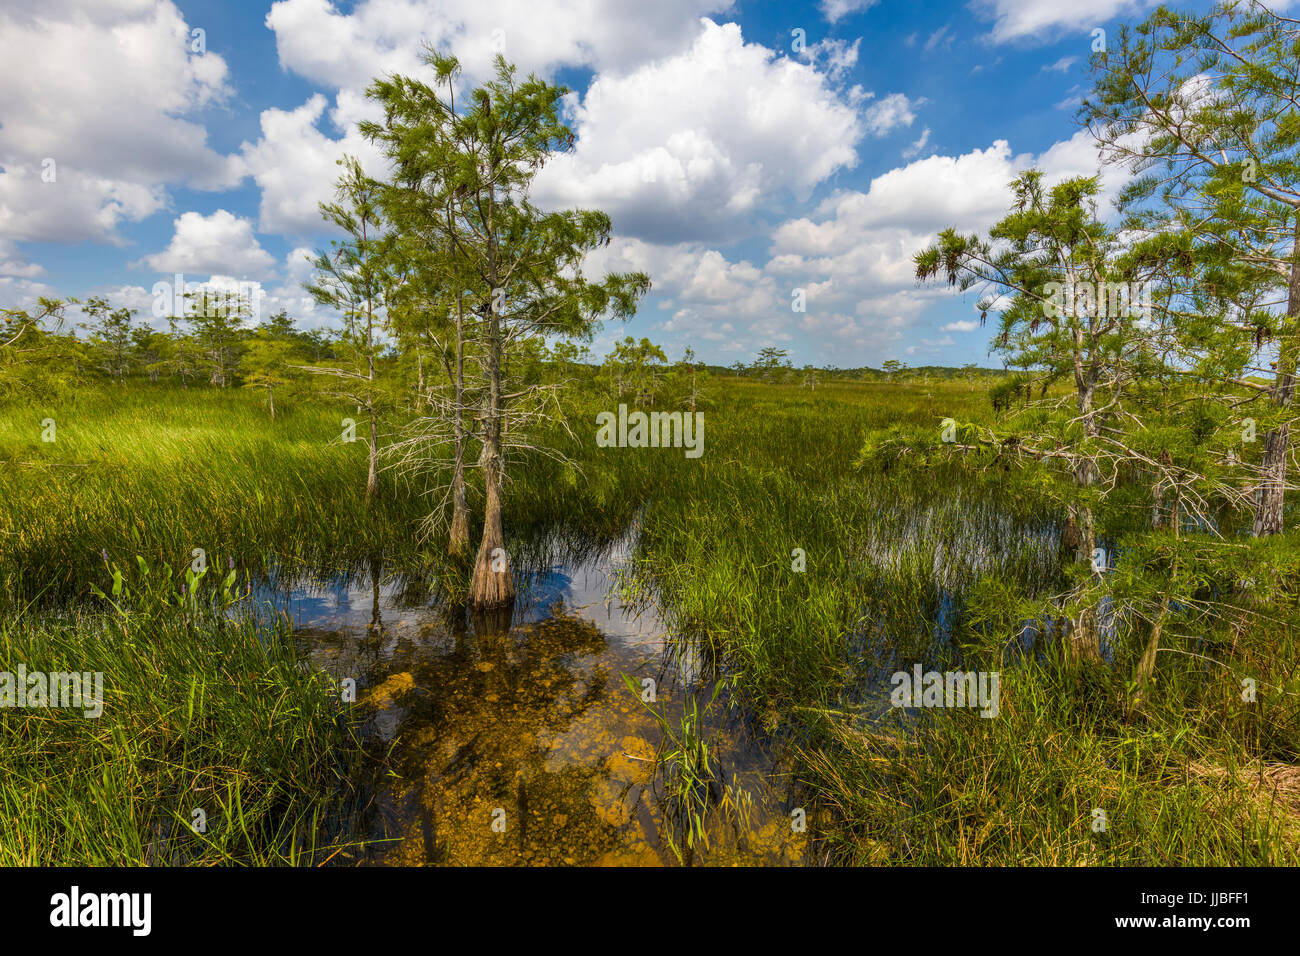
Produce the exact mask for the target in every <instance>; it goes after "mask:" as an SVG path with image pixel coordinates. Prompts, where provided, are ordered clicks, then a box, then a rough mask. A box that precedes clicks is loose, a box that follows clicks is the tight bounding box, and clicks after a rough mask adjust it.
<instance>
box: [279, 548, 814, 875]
mask: <svg viewBox="0 0 1300 956" xmlns="http://www.w3.org/2000/svg"><path fill="white" fill-rule="evenodd" d="M629 550H630V542H629V540H628V539H622V540H619V541H615V542H610V543H607V544H605V545H603V546H601V547H596V548H592V547H587V548H585V549H584V550H582V552H581V553H575V551H574V548H573V542H564V541H560V540H557V539H553V540H551V541H550V542H547V543H543V544H542V545H539V546H537V547H536V548H535V549H534V551H533V553H531V554H524V555H521V556H520V557H519V558H518V559H517V563H516V570H517V572H521V573H519V577H520V579H521V587H520V597H519V600H518V601H517V603H516V606H515V608H514V611H513V615H512V616H511V617H510V618H508V619H505V620H496V621H483V620H480V619H475V618H473V617H470V616H467V615H465V614H464V613H463V612H461V611H459V610H458V609H456V608H454V607H452V608H449V607H446V606H443V605H440V604H438V603H437V602H436V600H434V593H433V591H432V590H431V588H430V587H429V586H428V585H427V584H426V583H425V582H420V581H415V580H413V579H410V578H404V579H388V580H385V578H384V576H383V574H382V569H381V568H379V567H378V566H377V565H372V566H371V567H369V568H365V569H362V570H360V571H358V572H355V573H353V574H350V575H347V576H339V577H335V578H326V579H324V580H316V581H307V582H303V581H299V582H284V581H280V582H275V584H273V585H272V586H268V588H267V589H266V590H264V591H263V593H262V595H261V597H262V598H263V601H264V604H265V605H266V606H268V607H274V608H275V612H276V613H278V614H283V615H285V616H286V617H287V618H288V619H289V620H290V621H291V622H292V623H293V625H294V629H295V634H296V635H297V638H298V640H299V641H300V643H301V646H302V648H303V651H304V653H305V655H306V656H307V657H308V659H309V660H310V661H311V663H312V664H313V665H314V666H317V667H320V668H323V669H324V670H326V671H328V672H329V673H330V674H332V675H333V676H334V677H336V678H338V679H342V678H348V677H350V678H353V679H354V680H356V682H357V686H358V688H359V693H358V696H359V701H358V706H359V707H361V708H362V713H363V714H364V715H365V722H364V725H363V736H364V739H365V740H366V741H367V748H368V752H369V754H370V757H371V759H370V760H369V761H368V764H369V770H368V771H367V777H366V779H365V780H363V781H362V784H363V789H364V790H365V791H366V793H367V796H368V798H369V802H370V809H369V811H368V812H367V814H366V817H365V836H366V838H367V839H368V840H370V841H373V842H371V843H370V845H369V847H368V848H367V849H366V850H365V851H364V852H361V853H355V854H352V855H351V857H350V858H348V854H347V853H344V854H340V857H339V858H338V859H337V860H336V862H344V863H347V862H350V863H363V864H398V865H421V864H439V865H547V866H551V865H662V864H675V863H677V862H678V860H677V857H676V856H674V854H673V853H672V852H671V851H670V849H669V844H668V841H667V839H666V836H667V834H666V832H665V829H664V828H665V827H666V826H667V825H668V824H666V823H665V819H666V815H665V812H664V810H665V808H664V805H663V799H662V798H663V788H662V786H661V780H660V778H659V776H658V775H657V774H656V772H655V770H656V762H655V755H656V750H657V748H658V746H659V743H660V739H661V734H660V729H659V727H658V724H657V723H656V721H655V719H654V717H653V716H652V715H651V714H650V713H649V712H648V711H647V709H646V708H645V707H644V706H643V705H642V703H641V701H640V700H638V699H637V697H635V696H634V695H633V694H632V693H631V692H630V691H629V689H628V688H627V687H626V686H625V685H624V682H623V679H622V676H621V675H622V674H628V675H631V676H632V677H633V678H634V679H635V680H636V681H637V682H638V684H639V683H640V682H641V681H642V679H644V678H650V679H652V680H653V681H654V688H655V696H656V698H657V700H656V703H655V705H654V706H655V707H656V708H657V709H660V710H661V711H662V712H664V713H666V715H667V716H668V719H669V720H670V721H674V720H677V719H679V717H680V714H681V713H682V707H683V703H684V701H685V699H686V698H687V696H688V695H689V694H691V693H697V694H702V695H703V700H708V698H709V695H710V694H711V688H709V687H707V686H706V685H705V683H704V682H703V681H702V680H701V679H700V676H699V675H698V674H697V673H694V672H693V671H694V670H695V668H693V667H692V666H691V665H690V659H689V657H684V656H683V655H680V654H676V653H673V650H674V645H673V642H672V641H671V638H670V637H669V636H668V635H666V634H665V633H664V627H663V624H662V622H661V620H660V619H659V618H658V617H657V616H656V615H655V614H654V612H653V610H652V609H649V608H640V609H639V612H638V611H633V610H632V609H630V608H628V607H626V606H625V605H624V604H622V603H621V602H620V601H619V600H617V598H616V597H613V596H611V593H610V592H611V585H612V583H613V581H614V575H615V574H616V572H617V569H618V568H619V567H620V565H621V563H622V562H623V561H625V560H626V559H627V558H628V554H629ZM521 566H522V568H521ZM683 662H685V663H683ZM706 725H707V732H708V733H709V734H710V735H711V736H713V737H714V738H715V739H714V749H715V751H716V755H717V759H719V760H720V761H721V766H722V768H723V774H724V777H725V780H726V782H727V783H730V784H732V785H733V786H735V787H739V788H742V789H743V790H745V791H747V792H748V793H749V794H750V795H751V796H752V798H753V812H752V813H751V816H750V820H749V825H748V826H747V827H745V828H739V827H737V826H736V825H735V824H734V823H731V822H728V821H727V820H726V819H724V818H723V817H722V815H720V814H718V815H715V817H716V819H713V820H712V822H711V826H710V828H709V844H710V845H709V849H708V850H707V851H702V852H700V853H698V854H697V855H696V857H695V860H696V862H706V863H715V864H716V863H741V864H756V865H757V864H769V865H770V864H782V863H786V864H788V863H795V862H799V861H800V860H801V858H802V853H803V845H804V842H805V840H806V836H805V834H802V833H794V832H793V829H792V827H791V825H790V815H789V814H790V810H791V809H792V807H791V805H790V804H791V799H790V794H789V793H787V792H785V791H784V789H780V790H779V789H778V788H779V787H780V786H781V784H782V781H783V780H784V778H783V777H782V776H781V775H780V773H779V772H777V773H775V774H774V773H773V771H774V769H775V764H776V760H775V758H774V757H773V755H772V754H771V753H770V752H768V750H767V749H766V748H765V747H764V746H763V745H762V744H761V743H760V742H758V741H757V740H756V739H755V738H754V736H753V735H752V734H750V733H749V732H748V730H747V728H746V727H745V726H744V724H743V723H742V722H741V721H740V720H738V719H736V718H735V717H734V715H728V714H727V713H726V712H725V710H724V708H723V707H722V706H721V705H718V706H716V707H715V710H714V711H712V712H710V715H709V718H708V720H707V721H706Z"/></svg>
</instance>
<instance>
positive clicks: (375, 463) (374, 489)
mask: <svg viewBox="0 0 1300 956" xmlns="http://www.w3.org/2000/svg"><path fill="white" fill-rule="evenodd" d="M366 410H367V411H368V412H370V471H369V474H367V475H366V501H374V500H375V496H376V495H378V494H379V423H378V422H376V421H375V411H374V409H373V408H370V407H369V403H367V409H366Z"/></svg>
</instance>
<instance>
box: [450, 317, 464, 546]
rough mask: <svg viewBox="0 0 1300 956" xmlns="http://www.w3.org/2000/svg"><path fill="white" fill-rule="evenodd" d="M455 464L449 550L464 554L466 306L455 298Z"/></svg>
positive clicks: (452, 478)
mask: <svg viewBox="0 0 1300 956" xmlns="http://www.w3.org/2000/svg"><path fill="white" fill-rule="evenodd" d="M455 429H456V468H455V471H454V472H453V473H452V476H451V530H450V532H449V534H448V536H447V551H448V553H450V554H453V555H463V554H465V553H466V552H468V551H469V502H468V501H467V500H466V498H465V310H464V304H463V300H462V299H461V297H459V296H458V297H457V299H456V415H455Z"/></svg>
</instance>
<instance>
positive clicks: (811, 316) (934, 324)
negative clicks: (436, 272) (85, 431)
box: [0, 0, 1150, 367]
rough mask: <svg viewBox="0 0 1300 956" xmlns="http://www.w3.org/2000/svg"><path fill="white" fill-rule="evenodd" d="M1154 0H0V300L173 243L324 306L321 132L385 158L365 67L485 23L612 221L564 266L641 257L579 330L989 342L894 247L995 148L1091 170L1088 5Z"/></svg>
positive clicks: (56, 285) (482, 48) (57, 285)
mask: <svg viewBox="0 0 1300 956" xmlns="http://www.w3.org/2000/svg"><path fill="white" fill-rule="evenodd" d="M1149 8H1150V4H1149V3H1146V2H1145V0H1065V2H1060V0H975V2H948V3H909V2H898V0H875V2H870V0H815V2H809V3H777V2H748V0H740V2H737V3H730V4H729V3H726V2H722V0H655V2H653V3H650V2H646V0H436V2H435V0H361V2H355V3H347V2H342V0H336V2H334V3H331V2H328V0H281V2H276V3H273V4H272V3H265V2H262V3H254V2H217V0H174V2H172V0H100V2H94V3H92V2H89V0H83V2H74V0H6V3H5V6H4V8H3V11H0V307H21V306H23V305H25V304H26V303H27V302H29V301H30V300H31V299H32V298H33V297H35V296H36V295H40V294H46V295H76V296H81V297H84V296H87V295H96V294H97V295H104V296H106V297H108V298H109V299H110V300H112V301H114V302H117V303H120V304H125V305H129V306H132V307H134V308H137V309H139V311H140V314H141V316H142V317H143V318H145V319H150V320H153V317H152V311H153V308H152V307H153V303H154V295H153V291H152V290H153V288H154V284H155V283H156V282H158V281H160V280H165V279H170V277H171V276H172V275H174V274H175V273H177V272H181V273H183V274H184V276H185V278H186V280H187V281H189V282H201V283H211V284H212V285H214V286H218V287H220V286H232V285H236V284H239V283H244V284H245V287H246V288H247V287H251V284H256V286H257V287H260V288H261V289H262V290H264V292H265V293H266V298H265V300H264V304H263V308H264V309H270V310H272V311H274V310H276V309H278V308H281V307H283V308H286V309H288V311H289V312H290V313H291V314H292V315H294V316H295V317H296V318H297V320H298V322H299V324H300V325H302V326H305V327H312V326H317V325H322V324H330V323H331V321H332V320H333V317H331V316H330V315H328V314H326V313H324V312H323V311H322V310H320V309H318V308H316V309H313V308H311V307H310V304H309V302H308V300H307V299H306V297H305V296H304V295H303V293H302V290H301V282H302V281H303V279H305V278H306V276H307V272H306V268H307V267H306V264H305V261H304V257H305V255H306V252H307V251H308V250H310V249H312V248H314V247H319V246H322V245H325V244H327V243H328V240H329V238H330V236H329V234H328V233H327V232H326V231H325V230H324V227H323V226H322V224H321V223H320V220H319V216H318V215H317V213H316V203H317V202H318V201H320V200H322V199H327V198H329V195H330V192H331V181H332V179H333V176H334V173H335V167H334V160H335V158H336V157H337V156H339V155H342V154H344V153H351V154H356V155H358V156H359V157H360V158H361V159H362V161H363V163H364V164H365V165H366V166H367V168H368V169H369V170H370V171H372V172H374V173H376V174H379V173H382V163H381V161H380V159H379V157H378V156H377V154H376V153H375V152H374V150H373V148H372V147H370V146H369V144H366V143H365V142H364V141H362V140H361V139H360V137H359V136H358V135H357V133H356V130H355V124H356V122H357V121H358V120H359V119H361V118H363V117H365V116H367V115H370V114H369V113H368V111H369V110H371V109H372V107H371V106H370V105H369V104H368V103H367V101H366V100H365V98H364V96H363V95H362V93H363V90H364V88H365V85H366V82H367V81H368V79H369V78H370V77H372V76H374V75H376V74H380V73H385V72H404V73H417V72H419V70H420V69H421V67H420V64H419V59H418V54H419V50H420V46H421V42H422V41H427V42H429V43H432V44H433V45H435V46H437V47H439V48H441V49H445V50H449V51H450V52H453V53H455V54H456V55H457V56H458V57H460V58H461V60H462V62H463V64H464V66H465V77H464V79H465V81H466V83H473V82H475V81H476V80H478V79H482V78H483V77H484V76H485V75H486V72H487V70H488V64H489V63H490V60H491V57H492V55H493V53H494V52H495V51H496V50H497V49H500V50H502V52H504V53H505V55H506V56H507V58H508V59H510V60H512V61H514V62H516V63H517V64H518V65H519V66H520V68H521V70H524V71H528V70H535V71H537V72H538V73H540V74H542V75H544V76H547V77H551V78H555V79H557V80H559V81H561V82H563V83H565V84H566V85H567V86H569V87H570V88H571V89H572V90H573V93H572V94H571V97H570V100H569V102H568V111H569V112H568V118H569V121H570V123H571V125H572V126H573V128H574V130H575V132H576V134H577V140H576V148H575V149H574V150H573V151H572V153H571V154H569V155H566V156H564V157H562V158H559V159H557V160H555V161H553V162H552V163H551V164H550V165H549V166H548V167H547V168H546V169H545V170H544V171H543V173H542V174H541V176H540V177H539V178H538V181H537V183H536V191H535V198H536V199H537V200H538V201H539V202H540V203H541V204H542V205H545V206H549V207H557V208H558V207H563V206H571V205H583V206H592V207H596V208H602V209H605V210H606V211H607V212H609V213H610V214H611V215H612V216H613V219H614V225H615V231H616V234H617V237H618V238H617V240H616V241H615V243H614V244H613V245H612V246H611V247H610V248H609V249H607V250H603V251H602V252H601V253H600V254H599V257H598V258H597V257H593V259H592V261H591V262H589V264H588V266H589V269H592V270H600V269H606V268H608V269H624V268H638V269H644V270H645V271H647V272H649V273H650V275H651V278H652V280H653V282H654V291H653V292H652V294H651V295H650V296H649V297H648V298H647V299H646V300H645V302H644V304H643V306H642V308H641V310H640V313H639V314H638V315H637V317H636V318H635V319H633V320H632V321H631V322H629V323H627V324H626V325H623V324H610V325H608V326H607V327H606V328H605V330H604V331H603V332H602V333H601V334H600V336H599V337H598V338H597V340H596V341H595V343H594V344H593V351H594V352H595V354H596V355H598V356H600V355H603V354H605V353H606V352H607V351H608V350H609V347H610V344H611V342H612V341H613V339H614V338H616V337H621V336H623V335H625V334H632V335H636V336H643V335H644V336H648V337H649V338H651V339H652V340H654V341H656V342H658V343H660V344H662V345H664V346H665V348H666V349H667V351H668V353H669V355H670V357H674V358H675V357H677V356H679V355H680V354H681V352H682V350H683V348H684V347H685V346H687V345H691V346H693V347H694V349H695V350H696V352H697V354H699V355H700V356H701V358H703V359H705V360H706V361H710V362H717V363H721V364H730V363H731V362H734V361H736V360H737V359H741V360H746V359H748V358H750V357H752V356H753V355H754V353H756V352H757V351H758V349H760V348H762V347H764V346H768V345H775V346H778V347H782V348H786V349H788V350H789V351H790V353H791V357H792V359H793V360H794V361H795V362H796V364H804V363H812V364H817V365H825V364H834V365H838V366H840V367H852V366H860V365H866V364H870V365H876V366H878V365H880V364H881V363H882V362H884V361H885V360H887V359H891V358H894V359H898V360H900V361H903V362H906V363H908V364H910V365H922V364H947V365H961V364H965V363H967V362H977V363H979V364H982V365H996V364H998V362H997V359H996V357H990V356H989V355H988V343H989V339H990V334H991V333H990V330H989V329H984V328H980V327H979V326H978V323H977V321H976V319H977V314H976V312H975V308H974V305H975V296H974V295H973V294H971V295H970V296H968V297H966V298H965V299H963V298H962V297H961V296H959V295H956V294H954V293H952V292H950V291H949V290H947V289H924V288H918V287H917V286H916V284H915V282H914V281H912V278H911V271H910V261H911V256H912V254H913V253H914V252H915V251H916V250H917V249H919V248H920V247H922V246H923V245H924V244H925V243H927V242H928V241H929V240H930V239H931V238H932V237H933V236H934V234H935V233H936V232H937V231H938V230H939V229H942V228H944V227H946V226H948V225H956V226H958V227H960V228H962V229H965V230H971V229H986V228H987V227H988V226H989V225H991V224H992V223H993V222H994V221H996V219H997V218H998V217H999V214H1000V213H1001V212H1002V211H1003V210H1004V209H1005V207H1006V205H1007V191H1006V183H1007V182H1008V181H1009V180H1010V179H1011V178H1012V176H1013V175H1014V174H1015V172H1016V171H1018V170H1019V169H1022V168H1025V167H1027V166H1028V165H1031V164H1036V165H1039V166H1040V167H1041V168H1043V169H1044V170H1045V171H1046V173H1047V174H1048V176H1049V177H1051V178H1061V177H1064V176H1070V175H1083V174H1091V173H1093V172H1095V171H1096V169H1097V160H1096V154H1095V150H1094V149H1093V146H1092V144H1091V142H1090V141H1089V139H1088V137H1087V135H1086V133H1082V132H1080V131H1079V130H1078V129H1077V127H1076V126H1075V123H1074V121H1073V113H1074V108H1075V106H1076V105H1077V98H1078V97H1079V96H1080V95H1081V94H1082V93H1083V92H1084V91H1085V90H1086V88H1087V87H1088V85H1089V72H1088V64H1087V60H1088V56H1089V53H1090V51H1091V47H1092V44H1093V42H1094V39H1095V36H1096V34H1095V33H1094V31H1095V30H1098V29H1101V30H1105V31H1107V34H1108V35H1109V34H1110V33H1112V32H1113V31H1114V29H1115V28H1116V27H1117V26H1118V24H1119V23H1120V22H1123V21H1125V20H1128V21H1132V20H1135V19H1137V18H1139V17H1140V16H1141V15H1142V13H1143V12H1144V11H1146V10H1148V9H1149ZM196 30H197V31H202V32H201V33H198V34H196V33H195V32H194V31H196ZM200 40H201V42H198V41H200ZM196 46H197V47H201V49H195V47H196ZM51 161H52V162H51ZM43 171H47V172H46V175H45V176H44V177H43V175H42V172H43ZM48 171H52V172H53V176H52V177H51V176H50V175H49V172H48ZM1119 177H1120V173H1118V172H1117V171H1114V170H1111V171H1109V172H1108V173H1107V174H1106V178H1105V183H1106V187H1107V190H1108V194H1110V195H1113V194H1114V191H1115V190H1116V188H1117V187H1118V185H1119V183H1120V179H1119ZM50 180H52V181H50ZM795 290H803V295H804V298H805V301H806V311H804V312H795V311H793V310H792V308H791V303H792V300H793V297H794V294H795ZM154 321H156V322H157V320H154ZM158 324H161V323H158Z"/></svg>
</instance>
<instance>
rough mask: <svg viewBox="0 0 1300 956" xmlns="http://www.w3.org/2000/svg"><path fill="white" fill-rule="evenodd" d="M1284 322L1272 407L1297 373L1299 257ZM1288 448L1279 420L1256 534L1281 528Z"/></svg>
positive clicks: (1267, 453) (1269, 445)
mask: <svg viewBox="0 0 1300 956" xmlns="http://www.w3.org/2000/svg"><path fill="white" fill-rule="evenodd" d="M1295 230H1296V239H1297V243H1296V245H1294V246H1292V250H1291V251H1292V253H1293V254H1295V253H1296V252H1298V251H1300V210H1296V226H1295ZM1286 311H1287V322H1286V326H1285V328H1284V330H1283V333H1282V336H1281V342H1282V344H1281V348H1279V349H1278V356H1277V377H1276V378H1275V379H1274V380H1273V392H1272V395H1271V398H1272V402H1273V405H1274V407H1275V408H1286V407H1288V406H1289V405H1290V404H1291V400H1292V398H1293V396H1294V394H1295V377H1296V359H1297V342H1296V324H1297V323H1298V322H1300V261H1293V262H1292V263H1291V285H1290V289H1289V292H1288V295H1287V307H1286ZM1290 448H1291V426H1290V425H1287V424H1282V425H1280V426H1278V427H1277V428H1275V429H1273V430H1272V431H1270V432H1269V433H1268V435H1267V437H1266V438H1265V439H1264V459H1263V461H1262V462H1261V469H1262V472H1263V473H1262V474H1261V475H1260V481H1259V487H1258V488H1256V489H1255V526H1254V532H1255V537H1257V538H1262V537H1264V536H1265V535H1270V534H1281V533H1282V530H1283V517H1282V506H1283V503H1284V499H1285V494H1286V472H1287V458H1288V457H1289V455H1290Z"/></svg>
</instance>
